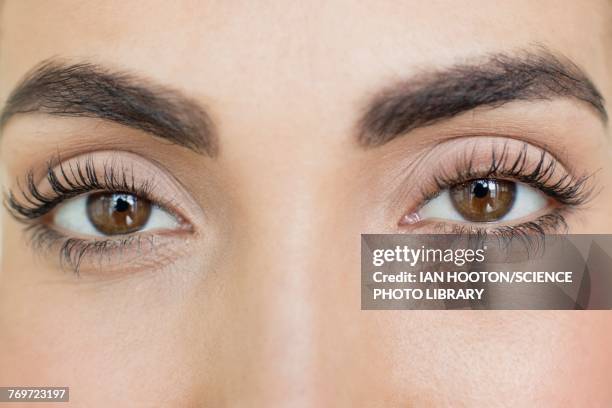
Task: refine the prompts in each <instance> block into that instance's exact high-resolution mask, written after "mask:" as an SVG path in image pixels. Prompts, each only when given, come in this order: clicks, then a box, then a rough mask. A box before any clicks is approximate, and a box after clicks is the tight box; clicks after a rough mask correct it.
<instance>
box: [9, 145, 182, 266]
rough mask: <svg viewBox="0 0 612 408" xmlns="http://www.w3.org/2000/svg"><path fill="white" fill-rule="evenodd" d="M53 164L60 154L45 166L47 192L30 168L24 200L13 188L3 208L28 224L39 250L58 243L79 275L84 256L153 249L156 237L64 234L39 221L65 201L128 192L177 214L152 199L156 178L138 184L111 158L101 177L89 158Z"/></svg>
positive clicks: (65, 261)
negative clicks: (92, 237)
mask: <svg viewBox="0 0 612 408" xmlns="http://www.w3.org/2000/svg"><path fill="white" fill-rule="evenodd" d="M54 163H60V160H59V158H56V159H54V160H52V161H50V162H49V163H48V164H47V169H46V176H45V179H46V182H47V183H48V184H49V186H50V187H51V191H50V192H49V193H43V192H41V190H40V189H39V188H38V186H37V185H36V183H35V181H34V173H33V172H32V171H30V172H28V173H27V175H26V183H25V187H22V186H20V185H19V184H18V189H19V191H20V196H21V198H22V200H19V199H18V198H17V196H16V195H15V194H14V193H13V192H12V191H9V192H8V194H5V206H6V207H7V208H8V210H9V212H10V213H11V214H12V215H13V217H14V218H15V219H17V220H18V221H20V222H23V223H25V224H28V226H27V232H29V236H28V240H29V243H30V244H31V245H32V248H33V249H34V250H35V252H39V251H40V252H42V251H46V250H50V249H52V248H56V247H57V246H59V253H60V265H61V266H62V268H63V267H65V266H68V267H69V268H70V269H72V270H73V271H74V272H75V273H76V274H77V275H78V274H79V268H80V266H81V261H82V260H83V259H84V258H85V256H86V255H97V256H99V257H103V256H105V255H107V256H108V257H109V258H110V256H111V254H112V253H114V252H113V251H117V250H119V251H120V250H122V249H124V248H127V247H128V246H134V247H136V248H139V249H140V248H141V247H142V245H143V244H146V243H148V244H150V245H151V247H154V239H153V238H154V237H153V236H144V235H143V234H134V235H127V236H124V237H117V238H107V239H96V240H88V239H82V238H74V237H69V236H66V235H64V234H62V233H60V232H59V231H57V230H55V229H53V228H52V227H50V226H48V225H47V224H46V223H44V222H36V221H37V220H40V219H42V218H44V217H45V216H47V215H48V214H49V213H51V212H52V211H53V209H54V208H55V207H56V206H57V205H59V204H61V203H62V202H64V201H66V200H69V199H71V198H75V197H77V196H80V195H83V194H86V193H90V192H94V191H109V192H115V193H128V194H134V195H137V196H139V197H141V198H145V199H147V200H149V201H151V202H152V203H154V205H155V206H157V207H159V208H161V209H163V210H165V211H168V212H170V213H172V214H174V215H175V216H177V215H176V214H175V213H174V212H173V211H172V210H170V208H172V203H171V202H170V201H166V200H161V199H159V198H153V194H152V192H153V191H154V183H153V182H151V181H149V180H145V181H143V182H140V183H137V182H136V177H135V175H134V172H133V169H128V168H126V167H124V166H120V165H117V163H113V162H110V161H109V162H105V163H104V165H103V168H102V170H101V175H100V176H99V175H98V173H99V172H100V170H97V169H96V166H95V165H94V162H93V160H92V159H91V158H89V157H88V158H86V159H84V160H81V161H76V162H74V164H72V163H71V164H69V165H68V166H65V165H63V164H59V168H57V167H56V166H54ZM177 218H180V217H178V216H177Z"/></svg>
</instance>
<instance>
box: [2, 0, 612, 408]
mask: <svg viewBox="0 0 612 408" xmlns="http://www.w3.org/2000/svg"><path fill="white" fill-rule="evenodd" d="M264 3H265V4H264ZM611 20H612V7H611V6H610V3H609V2H607V1H593V2H590V3H589V5H588V6H586V5H585V3H584V2H582V1H573V2H572V1H568V2H565V3H564V4H563V6H559V4H558V2H556V1H552V0H551V1H540V2H533V1H513V2H495V4H494V3H493V2H487V1H484V0H483V1H477V0H471V1H464V2H462V4H461V6H460V7H457V3H456V2H450V1H436V2H427V4H425V3H423V2H418V1H402V2H401V3H400V4H398V2H396V1H394V2H391V1H389V2H377V3H376V7H374V6H372V5H371V4H370V3H367V4H366V3H360V2H345V1H335V2H307V3H300V4H297V3H295V4H288V3H287V2H282V1H272V0H270V1H266V2H263V3H262V2H257V3H256V4H255V3H253V2H209V3H207V4H202V3H201V2H190V1H182V2H173V6H172V7H171V8H170V7H169V6H168V3H167V2H161V1H160V2H159V3H158V4H156V5H155V4H153V2H151V1H147V2H138V1H130V2H119V1H116V2H115V1H105V2H90V3H82V2H72V1H56V2H53V3H52V4H51V3H50V2H49V3H35V2H33V1H8V2H6V3H5V4H4V6H3V10H2V15H1V20H0V21H1V23H0V27H1V29H2V33H1V37H0V97H1V98H0V99H1V100H6V98H7V96H8V94H9V93H10V91H11V90H12V89H13V88H14V87H15V85H16V84H17V82H18V81H19V80H20V79H21V78H22V77H23V75H24V74H25V73H26V72H27V71H28V70H30V69H31V68H32V67H34V66H35V65H36V64H38V63H39V62H40V61H42V60H44V59H46V58H49V57H52V56H62V57H68V58H76V59H88V60H93V61H97V62H100V63H103V64H105V65H107V66H111V67H115V68H118V69H124V70H129V71H131V72H137V73H139V74H140V75H143V76H145V77H147V78H150V79H152V80H154V81H156V82H158V83H161V84H165V85H168V86H171V87H172V88H174V89H177V90H180V91H182V92H183V93H185V94H188V95H190V96H191V97H192V98H194V99H195V100H196V101H197V102H199V103H201V104H202V105H204V106H206V107H207V109H208V110H209V111H210V113H211V117H212V119H213V120H214V121H215V123H216V124H217V131H218V134H219V138H220V154H219V155H218V157H217V158H214V159H212V158H208V157H205V156H202V155H198V154H196V153H193V152H191V151H189V150H187V149H185V148H182V147H179V146H174V145H168V143H167V142H162V141H159V140H157V141H153V139H151V138H150V137H149V136H147V135H144V134H142V133H141V132H139V131H136V130H132V129H127V128H123V127H121V126H119V125H116V124H111V123H107V122H102V121H99V120H93V119H83V118H78V119H77V118H58V117H49V116H48V115H42V114H35V115H21V116H19V117H15V118H14V119H12V120H11V121H10V122H9V123H8V124H7V126H6V127H5V129H4V130H3V132H2V139H1V141H0V160H1V162H2V166H3V180H4V186H5V187H12V186H13V183H14V180H15V179H16V178H17V177H23V175H24V174H25V173H26V172H27V171H28V169H29V168H32V167H36V166H38V167H40V166H44V161H45V160H46V159H47V158H48V157H49V156H50V155H52V154H53V153H54V152H57V151H58V150H61V151H62V152H63V153H65V154H66V155H70V154H71V153H70V152H72V153H76V152H86V151H89V152H90V151H109V150H113V151H121V152H131V154H134V155H136V156H138V157H139V160H142V161H143V162H144V163H145V167H146V166H148V168H149V169H153V170H151V171H153V172H155V171H161V170H159V169H157V167H155V164H153V163H162V164H163V167H164V168H165V170H164V171H166V172H167V173H169V174H170V175H171V176H172V177H173V179H175V180H180V183H172V182H169V183H168V184H167V186H165V187H163V188H162V189H161V193H163V194H169V195H172V196H173V197H174V198H175V199H176V200H177V201H180V202H182V203H184V204H183V206H184V212H185V213H186V214H187V216H188V217H189V218H190V220H189V221H190V222H191V223H192V224H193V225H194V228H196V229H197V231H198V232H199V233H198V234H196V235H188V236H176V237H174V238H171V239H173V240H175V241H171V240H170V239H169V241H168V242H169V243H168V246H167V248H166V249H163V250H161V251H160V252H161V253H162V255H163V257H164V259H166V261H168V260H171V261H172V262H167V265H166V264H164V265H165V266H163V267H161V268H159V270H156V272H155V273H147V272H148V271H149V270H150V269H153V266H152V265H151V264H149V263H147V259H146V257H145V258H143V259H140V260H136V261H133V262H131V263H130V265H133V271H132V270H131V269H129V270H126V269H128V268H120V267H116V266H115V267H112V265H111V266H109V267H108V269H109V270H110V271H112V272H113V273H112V274H110V276H101V275H100V274H99V273H98V274H96V273H89V274H88V273H85V272H84V273H83V274H82V277H81V278H80V279H77V278H75V277H74V275H73V274H71V273H69V272H65V271H62V270H60V269H59V268H58V267H57V265H56V264H55V263H54V260H55V258H54V255H52V254H48V255H40V256H33V255H32V249H31V248H29V247H28V246H27V245H26V244H25V243H24V237H25V233H24V229H23V225H21V224H19V223H17V222H15V221H14V220H13V219H12V218H10V217H9V216H8V215H7V213H6V212H4V214H3V230H2V234H3V254H4V255H3V258H2V270H1V275H0V327H2V330H1V331H0V344H1V345H2V347H0V385H24V386H25V385H48V386H69V387H70V399H71V405H74V406H90V407H93V406H100V407H105V406H113V405H116V406H126V405H130V406H249V407H253V406H290V407H302V406H304V407H306V406H309V407H310V406H368V407H374V406H422V405H428V406H446V405H448V404H452V405H454V406H534V405H536V406H539V405H546V406H576V405H581V406H605V405H608V404H610V403H611V402H612V390H611V389H610V387H609V370H610V367H612V353H610V352H609V344H610V341H611V340H612V319H611V315H610V313H609V312H561V311H546V312H542V311H490V312H478V311H428V312H425V311H422V312H410V311H384V312H382V311H362V310H360V298H359V295H360V287H359V285H360V282H359V273H358V271H359V268H360V258H359V256H360V234H361V233H388V232H397V230H398V227H397V221H398V220H399V219H400V217H401V215H402V213H403V212H404V211H405V210H406V209H407V208H409V207H410V206H411V205H416V204H417V203H415V200H417V201H418V199H419V197H417V196H416V195H415V194H412V195H410V194H404V195H402V194H400V193H398V191H400V190H402V188H400V187H401V186H400V185H398V181H397V180H398V177H397V176H398V175H399V174H402V169H405V168H406V166H409V165H410V163H412V162H414V161H415V160H416V158H417V157H419V154H420V153H422V152H423V149H427V148H430V147H431V146H432V144H433V143H434V142H436V141H440V140H445V139H448V138H451V137H453V136H461V135H465V133H466V132H470V131H473V130H475V129H478V130H486V131H488V132H494V133H495V134H497V135H504V134H509V133H512V134H520V135H521V137H523V138H526V139H528V140H529V141H530V142H533V143H538V144H543V145H548V146H554V148H555V149H556V150H555V153H556V154H558V155H559V156H560V157H563V158H564V159H565V160H566V162H567V163H571V166H572V167H573V168H575V169H577V170H580V171H584V172H592V171H597V170H598V173H597V180H596V181H597V183H598V186H599V187H600V188H601V191H600V193H599V194H598V195H597V197H596V198H595V199H594V200H593V201H592V202H591V203H590V204H589V206H588V208H586V209H584V211H582V212H577V213H576V214H573V215H572V216H571V217H570V218H568V224H569V227H570V231H571V232H578V233H585V232H588V233H610V232H612V212H610V211H609V205H610V204H609V203H610V202H611V200H612V189H611V188H610V187H611V186H612V146H611V139H610V138H611V137H612V135H611V134H610V130H609V128H607V127H605V126H603V125H602V122H601V121H600V120H599V119H598V118H597V116H596V115H594V113H593V112H592V111H591V110H589V109H587V108H586V107H585V106H583V105H581V104H579V103H576V102H574V101H570V100H554V101H540V102H529V103H511V104H508V105H506V106H504V107H503V108H500V109H494V110H490V109H479V110H476V111H474V112H468V113H466V114H464V115H460V116H458V117H456V118H454V119H452V120H449V121H445V122H441V123H439V124H435V125H433V126H430V127H426V128H423V129H418V130H415V131H414V132H411V134H410V135H408V136H406V137H402V138H398V139H396V140H394V141H392V142H391V143H389V144H386V145H384V146H380V147H377V148H374V149H364V148H362V147H360V146H359V145H358V144H357V143H356V142H355V131H354V124H355V122H356V121H357V120H358V119H359V115H360V113H361V109H362V107H363V106H364V103H365V102H366V101H367V100H368V98H369V97H370V96H371V95H372V94H373V93H374V92H376V91H377V90H379V89H381V88H383V87H385V86H388V85H389V83H390V81H393V80H395V79H398V78H409V77H410V76H411V75H414V74H415V73H417V72H420V71H422V70H427V69H431V68H436V67H444V66H447V65H449V64H452V63H456V62H458V61H461V60H463V59H465V58H470V57H478V56H481V55H483V54H486V53H489V52H506V51H509V50H510V51H511V50H513V49H517V48H519V49H521V48H526V47H529V46H530V45H531V44H533V43H539V44H543V45H545V46H546V47H548V48H549V49H552V50H556V51H558V52H560V53H562V54H564V55H566V56H568V57H569V58H570V59H571V60H573V61H575V62H576V63H577V64H578V65H579V66H581V67H582V68H583V69H584V71H585V72H587V73H588V75H589V76H590V77H591V79H592V80H593V82H594V83H595V84H596V85H597V87H598V88H599V89H600V90H601V91H602V93H603V95H604V97H605V98H606V99H607V100H612V55H611V54H612V53H611V52H610V49H612V47H611V46H610V43H611V41H612V34H611V33H610V27H612V24H611ZM517 22H520V29H517ZM610 109H611V107H610V106H609V105H608V111H610ZM121 154H123V153H121ZM436 165H437V164H436V162H435V161H430V162H427V164H426V165H425V166H424V167H423V168H422V170H421V171H422V172H431V171H432V169H434V168H435V166H436ZM155 169H157V170H155ZM405 183H407V184H408V186H405V188H403V190H402V191H408V192H409V191H411V190H410V185H411V183H413V181H411V179H409V180H407V181H405ZM402 200H403V201H402ZM390 203H393V205H394V206H391V205H390ZM390 207H393V208H392V209H390ZM178 241H180V242H178ZM162 255H151V257H152V258H151V259H153V260H154V262H153V263H156V262H158V261H159V262H162V261H163V260H160V259H158V258H155V257H162ZM55 257H56V255H55ZM162 263H163V262H162Z"/></svg>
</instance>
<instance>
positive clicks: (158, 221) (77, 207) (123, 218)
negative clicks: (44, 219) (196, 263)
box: [53, 192, 179, 236]
mask: <svg viewBox="0 0 612 408" xmlns="http://www.w3.org/2000/svg"><path fill="white" fill-rule="evenodd" d="M53 223H54V224H55V225H56V226H57V227H60V228H62V229H64V230H67V231H70V232H73V233H76V234H79V235H92V236H112V235H125V234H132V233H135V232H142V231H148V230H153V229H175V228H177V227H178V226H179V222H178V220H177V219H176V217H175V216H173V215H171V214H169V213H168V212H167V211H166V210H164V209H162V208H161V207H159V206H157V205H155V204H154V203H152V202H151V201H149V200H147V199H145V198H142V197H139V196H137V195H135V194H130V193H113V192H96V193H91V194H87V195H83V196H79V197H76V198H73V199H71V200H69V201H66V202H65V203H62V204H60V205H58V207H57V210H56V213H55V216H54V217H53Z"/></svg>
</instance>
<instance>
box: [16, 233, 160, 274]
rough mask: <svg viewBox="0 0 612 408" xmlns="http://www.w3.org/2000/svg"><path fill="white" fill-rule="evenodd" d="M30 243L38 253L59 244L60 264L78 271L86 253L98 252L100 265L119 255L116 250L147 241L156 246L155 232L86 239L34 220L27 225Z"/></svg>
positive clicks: (45, 251)
mask: <svg viewBox="0 0 612 408" xmlns="http://www.w3.org/2000/svg"><path fill="white" fill-rule="evenodd" d="M26 231H27V233H28V234H29V236H28V243H29V244H30V245H31V246H32V248H33V249H34V250H35V253H38V252H44V253H47V252H49V251H50V250H52V249H56V248H59V264H60V267H61V268H62V269H70V270H72V271H73V272H74V273H75V274H76V275H79V270H80V268H81V264H82V261H83V259H85V257H86V256H90V255H95V259H97V260H98V262H99V263H100V265H102V263H103V262H104V261H105V260H107V261H109V262H110V261H111V258H113V257H116V256H117V255H118V254H117V251H119V252H121V251H122V250H124V249H126V248H136V250H137V251H139V250H140V249H141V248H142V246H143V245H144V244H145V243H146V244H148V245H150V247H151V248H154V239H153V236H143V235H139V234H137V235H129V236H125V237H121V238H114V239H100V240H87V239H81V238H71V237H67V236H65V235H63V234H61V233H59V232H57V231H56V230H54V229H52V228H50V227H49V226H47V225H45V224H32V225H30V226H29V227H28V228H27V230H26Z"/></svg>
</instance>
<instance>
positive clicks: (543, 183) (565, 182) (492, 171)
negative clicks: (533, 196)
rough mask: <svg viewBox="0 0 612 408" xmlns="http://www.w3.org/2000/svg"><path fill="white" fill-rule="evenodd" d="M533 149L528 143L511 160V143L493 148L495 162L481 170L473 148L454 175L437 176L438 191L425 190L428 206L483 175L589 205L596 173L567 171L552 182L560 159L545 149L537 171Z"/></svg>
mask: <svg viewBox="0 0 612 408" xmlns="http://www.w3.org/2000/svg"><path fill="white" fill-rule="evenodd" d="M529 149H533V147H530V145H529V144H527V143H524V144H523V146H522V148H521V151H520V152H519V154H518V155H517V156H516V158H515V159H514V160H512V161H510V159H509V158H510V153H509V151H508V145H507V143H505V144H504V147H503V149H502V151H501V153H499V154H498V148H497V147H495V146H492V148H491V164H490V165H489V168H488V169H486V170H485V171H478V170H475V169H474V166H473V161H474V158H473V156H474V155H473V153H474V152H473V151H472V155H471V156H466V157H465V160H464V161H463V162H461V163H458V164H457V165H456V166H455V168H454V170H453V174H452V175H450V174H448V173H442V174H441V175H438V176H434V183H435V185H436V191H435V192H433V193H432V192H430V193H427V192H426V191H422V193H423V195H424V197H426V198H425V199H424V200H423V201H424V204H422V205H425V204H426V203H427V202H429V201H430V200H432V199H433V198H435V197H436V196H437V195H438V194H439V193H440V192H441V191H443V190H445V189H447V188H450V187H452V186H455V185H459V184H462V183H465V182H468V181H470V180H474V179H483V178H500V177H507V178H510V179H513V180H515V181H518V182H522V183H525V184H527V185H530V186H532V187H534V188H537V189H538V190H540V191H542V192H543V193H544V194H546V195H547V196H549V197H552V198H554V199H555V200H557V201H558V202H559V203H560V204H562V205H565V206H568V207H575V206H578V205H582V204H585V203H586V202H587V201H589V200H590V199H591V198H592V196H593V192H594V191H593V188H592V187H589V185H588V181H589V179H590V178H591V177H592V175H583V176H578V177H576V176H573V175H572V174H570V173H565V174H564V175H563V176H561V177H560V178H559V179H558V180H556V181H555V182H554V183H552V184H551V179H552V177H553V176H554V174H555V170H556V169H557V166H558V160H557V159H555V158H554V157H553V156H552V155H551V154H550V153H548V152H546V151H544V150H541V152H540V158H539V160H538V163H537V164H536V166H535V167H534V168H533V170H530V171H529V170H528V169H527V167H528V166H529V163H527V154H528V152H529Z"/></svg>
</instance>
